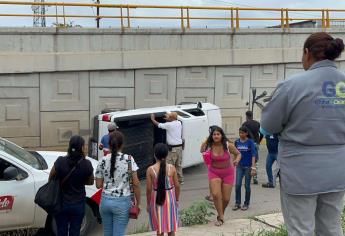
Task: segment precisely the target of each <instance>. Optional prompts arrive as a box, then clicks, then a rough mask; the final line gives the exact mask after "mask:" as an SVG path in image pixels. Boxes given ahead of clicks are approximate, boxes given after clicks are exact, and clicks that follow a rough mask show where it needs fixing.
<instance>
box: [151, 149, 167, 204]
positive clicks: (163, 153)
mask: <svg viewBox="0 0 345 236" xmlns="http://www.w3.org/2000/svg"><path fill="white" fill-rule="evenodd" d="M168 152H169V150H168V146H167V145H166V144H164V143H157V144H156V145H155V148H154V153H155V157H156V159H157V160H159V161H160V163H161V164H160V167H159V173H158V186H157V196H156V204H157V205H160V206H161V205H163V204H164V202H165V180H166V157H167V156H168Z"/></svg>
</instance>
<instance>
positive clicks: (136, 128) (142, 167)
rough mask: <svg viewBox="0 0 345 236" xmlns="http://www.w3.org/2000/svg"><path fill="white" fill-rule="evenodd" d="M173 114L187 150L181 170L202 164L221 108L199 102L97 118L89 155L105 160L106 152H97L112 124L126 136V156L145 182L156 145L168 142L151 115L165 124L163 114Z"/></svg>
mask: <svg viewBox="0 0 345 236" xmlns="http://www.w3.org/2000/svg"><path fill="white" fill-rule="evenodd" d="M172 111H174V112H177V114H178V120H180V121H181V122H182V127H183V128H182V136H183V138H184V140H185V147H184V150H183V153H182V155H183V161H182V166H183V167H189V166H193V165H197V164H200V163H202V162H203V160H202V156H201V154H200V151H199V150H200V144H201V142H202V141H203V140H204V139H205V138H206V137H207V136H208V128H209V126H212V125H218V126H221V123H222V120H221V114H220V109H219V107H217V106H216V105H213V104H210V103H200V102H199V103H194V104H181V105H176V106H166V107H154V108H142V109H135V110H126V111H115V112H108V113H104V114H101V115H98V117H97V118H96V120H95V124H94V130H93V135H92V138H91V142H90V144H91V145H90V152H89V155H90V156H92V157H94V158H95V159H99V158H101V157H102V156H103V152H102V151H100V150H98V145H99V142H100V140H101V138H102V137H103V135H106V134H107V133H108V130H107V126H108V124H109V122H113V123H115V124H116V126H117V127H118V130H119V131H121V132H122V133H123V134H124V136H125V146H124V150H123V152H124V153H128V154H131V155H132V156H133V157H134V159H135V161H136V163H137V164H138V166H139V172H138V174H139V177H140V178H144V177H145V173H146V169H147V167H148V166H149V165H151V164H152V163H153V162H154V157H153V147H154V145H155V144H156V143H160V142H163V143H165V142H166V140H165V137H166V133H165V130H163V129H159V128H157V127H155V126H154V125H153V124H152V122H151V119H150V115H151V114H152V113H155V115H156V120H157V121H159V122H162V123H164V122H165V120H164V119H163V116H164V114H165V113H166V112H172Z"/></svg>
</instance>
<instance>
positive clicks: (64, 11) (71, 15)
mask: <svg viewBox="0 0 345 236" xmlns="http://www.w3.org/2000/svg"><path fill="white" fill-rule="evenodd" d="M6 5H7V6H8V5H11V6H28V9H29V10H30V8H34V7H50V8H53V9H54V10H55V11H54V12H53V13H45V14H44V15H42V14H36V13H35V14H34V13H27V12H18V11H16V7H15V8H13V9H12V10H11V11H10V12H0V19H1V17H11V18H12V17H13V18H15V17H26V18H30V17H31V18H34V17H41V18H42V17H44V18H47V19H53V21H55V23H54V25H55V26H60V27H66V26H68V20H70V19H77V18H78V19H82V18H83V19H95V20H96V22H97V24H95V26H96V25H97V26H99V22H100V21H102V20H105V19H113V20H114V22H115V23H116V24H115V25H116V27H120V28H131V27H132V22H133V21H136V22H137V21H145V20H151V21H155V24H154V26H156V27H164V21H168V20H169V21H171V20H173V21H176V22H178V25H180V27H181V28H182V29H190V28H195V27H194V26H193V24H194V23H195V22H197V21H205V20H206V21H217V22H222V24H223V25H224V26H225V27H227V28H231V29H238V28H240V27H242V24H243V22H254V21H255V22H275V24H276V26H277V27H280V28H289V27H290V24H291V23H294V22H298V21H319V22H321V27H322V28H329V27H331V25H332V24H331V22H333V21H334V22H342V21H345V17H343V18H342V16H341V14H340V13H345V9H287V8H240V7H213V6H207V7H206V6H158V5H121V4H100V3H90V4H89V3H63V2H21V1H0V10H1V9H4V8H5V6H6ZM86 8H87V9H90V8H92V9H97V14H96V15H94V14H82V13H80V9H86ZM100 9H113V10H114V11H112V12H111V13H110V14H100V13H99V12H100ZM138 9H140V10H153V9H158V10H162V12H163V10H167V9H170V10H174V13H173V14H169V15H164V13H160V14H158V13H155V14H153V15H147V14H144V13H143V12H145V11H141V13H139V14H138V13H137V12H136V13H135V14H133V11H134V10H138ZM115 10H116V11H115ZM200 11H203V12H205V11H206V12H207V13H209V14H208V15H207V14H206V15H200V16H198V13H199V12H200ZM36 12H37V11H36ZM40 12H45V11H40ZM219 12H221V15H222V16H221V17H219V16H215V15H217V13H219ZM254 13H259V15H263V16H265V17H259V16H257V15H258V14H254ZM268 13H270V14H272V13H274V16H272V17H267V16H270V14H268ZM307 13H309V14H307ZM296 14H299V15H302V16H303V17H299V16H297V17H296ZM292 15H294V16H292ZM77 23H78V22H77ZM80 26H82V27H83V25H82V24H81V25H80Z"/></svg>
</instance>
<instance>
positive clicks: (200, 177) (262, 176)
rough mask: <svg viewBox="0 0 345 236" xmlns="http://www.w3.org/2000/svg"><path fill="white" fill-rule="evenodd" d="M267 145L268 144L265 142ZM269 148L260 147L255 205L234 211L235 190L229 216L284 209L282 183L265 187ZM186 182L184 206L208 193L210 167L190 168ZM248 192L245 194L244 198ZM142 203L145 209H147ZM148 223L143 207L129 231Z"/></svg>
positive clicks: (95, 232) (97, 235)
mask: <svg viewBox="0 0 345 236" xmlns="http://www.w3.org/2000/svg"><path fill="white" fill-rule="evenodd" d="M262 146H264V145H262ZM266 155H267V150H266V148H264V147H261V149H260V160H259V170H258V177H259V185H252V199H251V205H250V208H249V210H248V211H236V212H234V211H232V210H231V206H232V205H233V204H234V197H235V193H234V190H233V192H232V196H231V202H230V204H231V205H230V207H228V208H227V210H226V212H225V218H226V219H234V218H247V217H251V216H254V215H260V214H266V213H273V212H277V211H280V200H279V186H277V188H275V189H264V188H262V187H261V184H262V183H264V182H266V181H267V177H266V172H265V169H264V167H265V161H266ZM184 175H185V184H184V185H183V186H182V192H181V197H180V207H181V208H182V209H183V208H187V207H189V206H190V205H191V204H192V203H193V202H196V201H200V200H203V199H204V197H205V196H206V195H207V194H208V192H209V188H208V180H207V170H206V168H205V166H204V165H203V164H201V165H198V166H194V167H191V168H187V169H185V170H184ZM141 184H142V188H141V189H142V202H143V203H144V202H145V201H146V200H145V198H146V197H145V181H142V183H141ZM243 196H244V194H242V197H243ZM144 207H145V206H144V204H142V208H144ZM147 225H148V215H147V213H146V210H145V209H143V211H142V214H141V216H140V219H138V220H132V221H131V222H130V224H129V226H128V231H127V232H128V233H133V232H135V231H138V230H139V229H141V228H143V227H144V228H145V227H147ZM102 232H103V231H102V226H101V225H96V226H95V227H94V228H93V229H92V230H91V231H90V234H89V235H92V236H93V235H95V236H101V235H103V233H102Z"/></svg>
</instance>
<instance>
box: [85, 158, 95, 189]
mask: <svg viewBox="0 0 345 236" xmlns="http://www.w3.org/2000/svg"><path fill="white" fill-rule="evenodd" d="M88 163H89V164H88V174H89V176H88V177H87V179H86V181H85V185H93V184H94V183H95V176H94V175H93V167H92V164H91V162H88Z"/></svg>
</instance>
